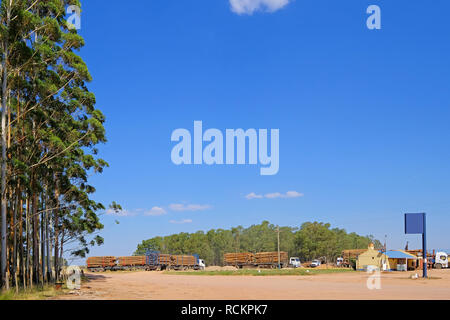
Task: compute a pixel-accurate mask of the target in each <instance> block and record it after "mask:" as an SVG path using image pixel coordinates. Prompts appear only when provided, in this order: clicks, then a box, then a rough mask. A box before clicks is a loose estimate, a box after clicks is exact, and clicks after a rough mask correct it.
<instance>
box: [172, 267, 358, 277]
mask: <svg viewBox="0 0 450 320" xmlns="http://www.w3.org/2000/svg"><path fill="white" fill-rule="evenodd" d="M341 272H353V270H352V269H306V268H305V269H304V268H299V269H239V270H220V271H164V273H165V274H175V275H176V274H178V275H191V276H309V275H316V274H327V273H341Z"/></svg>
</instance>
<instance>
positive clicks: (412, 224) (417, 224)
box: [405, 213, 425, 234]
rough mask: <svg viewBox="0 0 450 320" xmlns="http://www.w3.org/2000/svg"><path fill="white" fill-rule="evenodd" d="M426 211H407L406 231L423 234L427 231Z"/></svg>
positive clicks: (407, 232)
mask: <svg viewBox="0 0 450 320" xmlns="http://www.w3.org/2000/svg"><path fill="white" fill-rule="evenodd" d="M424 222H425V213H405V233H406V234H423V233H424V232H425V228H424V225H425V223H424Z"/></svg>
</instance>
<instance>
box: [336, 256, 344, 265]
mask: <svg viewBox="0 0 450 320" xmlns="http://www.w3.org/2000/svg"><path fill="white" fill-rule="evenodd" d="M336 265H337V266H338V267H342V266H343V265H344V258H342V257H339V258H337V259H336Z"/></svg>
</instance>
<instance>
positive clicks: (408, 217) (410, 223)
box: [405, 213, 428, 278]
mask: <svg viewBox="0 0 450 320" xmlns="http://www.w3.org/2000/svg"><path fill="white" fill-rule="evenodd" d="M426 222H427V219H426V213H405V234H422V250H423V251H422V252H423V253H422V258H423V277H424V278H427V277H428V274H427V267H428V257H427V224H426Z"/></svg>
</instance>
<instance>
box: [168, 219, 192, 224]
mask: <svg viewBox="0 0 450 320" xmlns="http://www.w3.org/2000/svg"><path fill="white" fill-rule="evenodd" d="M169 222H170V223H174V224H185V223H192V220H191V219H183V220H179V221H177V220H170V221H169Z"/></svg>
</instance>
